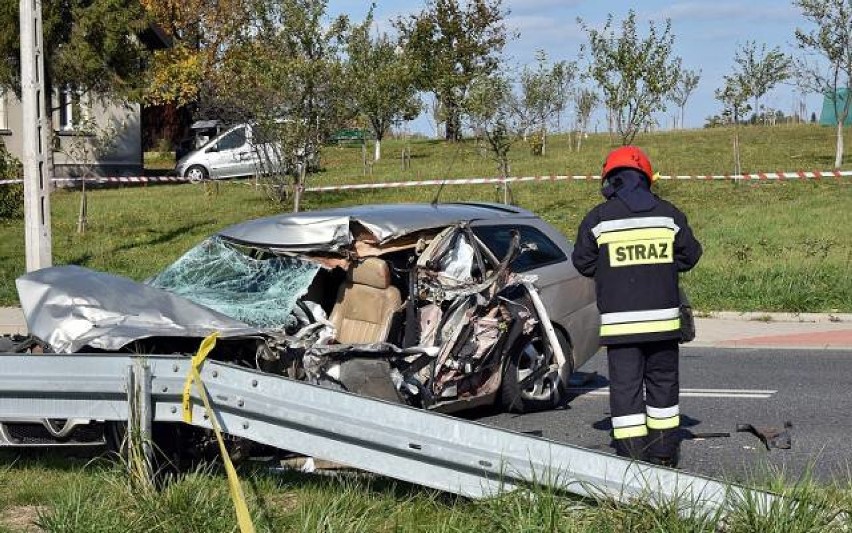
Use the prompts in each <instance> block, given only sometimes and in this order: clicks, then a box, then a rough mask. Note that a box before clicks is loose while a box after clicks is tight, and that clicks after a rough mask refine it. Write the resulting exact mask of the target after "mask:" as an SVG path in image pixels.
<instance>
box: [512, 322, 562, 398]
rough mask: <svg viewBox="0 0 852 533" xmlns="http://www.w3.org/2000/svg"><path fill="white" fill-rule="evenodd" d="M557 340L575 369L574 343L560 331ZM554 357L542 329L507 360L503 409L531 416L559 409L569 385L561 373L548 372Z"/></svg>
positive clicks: (557, 331) (557, 332) (551, 370)
mask: <svg viewBox="0 0 852 533" xmlns="http://www.w3.org/2000/svg"><path fill="white" fill-rule="evenodd" d="M555 331H556V338H557V339H558V340H559V345H560V347H561V348H562V353H563V354H565V356H566V359H567V364H568V365H569V368H568V369H567V371H568V372H569V374H570V372H571V371H572V370H573V368H571V367H572V366H573V359H572V357H571V344H570V343H569V342H568V339H567V338H566V337H565V334H564V333H562V331H560V330H559V329H556V330H555ZM553 362H554V354H553V351H552V350H551V349H550V345H549V344H548V343H547V342H546V341H545V339H544V337H543V332H541V331H540V330H539V331H538V332H537V333H536V334H534V335H533V336H532V337H530V338H529V339H528V341H527V342H526V343H525V344H524V345H523V347H522V348H521V349H520V350H518V351H517V352H516V353H513V354H511V355H510V357H509V359H508V360H507V361H506V367H505V371H504V373H503V381H502V383H501V385H500V398H501V403H502V405H503V408H504V409H505V410H507V411H510V412H513V413H529V412H533V411H542V410H546V409H553V408H555V407H558V406H559V404H560V402H561V401H562V399H563V398H564V396H565V385H564V384H563V383H562V380H560V379H559V372H558V371H557V370H553V369H548V367H550V365H551V364H552V363H553Z"/></svg>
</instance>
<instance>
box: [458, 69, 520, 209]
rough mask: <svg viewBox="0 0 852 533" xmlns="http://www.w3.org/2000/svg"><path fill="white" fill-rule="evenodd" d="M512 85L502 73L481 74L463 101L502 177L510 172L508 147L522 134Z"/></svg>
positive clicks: (469, 117)
mask: <svg viewBox="0 0 852 533" xmlns="http://www.w3.org/2000/svg"><path fill="white" fill-rule="evenodd" d="M511 86H512V84H511V82H510V81H509V80H508V79H506V78H505V77H503V76H501V75H499V74H492V75H490V76H480V77H478V78H475V79H474V80H473V83H472V84H471V86H470V91H469V92H468V96H467V99H466V100H465V103H464V108H465V112H466V114H467V117H468V119H469V120H470V126H471V128H472V129H473V130H474V132H476V135H477V137H478V139H479V141H480V142H481V143H482V144H483V145H484V147H485V149H486V150H487V152H488V154H489V155H490V156H491V158H492V159H493V160H494V162H495V163H497V169H498V171H499V172H500V176H501V177H503V178H506V177H508V176H509V174H510V172H511V167H510V160H509V151H510V150H511V148H512V145H513V144H514V143H515V142H516V141H517V140H518V138H519V135H518V122H519V121H518V119H519V115H518V113H517V109H518V104H517V102H516V99H515V96H514V94H512V88H511ZM504 200H505V197H504Z"/></svg>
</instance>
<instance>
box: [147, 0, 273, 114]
mask: <svg viewBox="0 0 852 533" xmlns="http://www.w3.org/2000/svg"><path fill="white" fill-rule="evenodd" d="M264 2H265V0H260V1H257V2H254V1H253V0H219V1H217V2H209V1H208V0H141V3H142V5H143V6H144V7H145V9H146V10H147V12H148V13H149V15H150V16H151V17H152V18H153V19H154V20H155V21H157V23H158V24H159V25H160V26H161V27H162V28H164V29H165V31H166V32H167V33H168V34H169V35H170V36H171V38H172V39H173V44H172V46H171V47H170V48H167V49H164V50H158V51H156V52H154V55H153V59H152V63H151V72H150V78H149V83H148V87H147V91H146V100H147V101H148V102H149V103H152V104H166V103H173V104H176V105H178V106H185V105H188V104H195V103H197V102H198V100H199V98H201V97H202V96H203V93H202V91H201V88H202V87H204V86H205V85H206V84H209V83H210V82H211V80H212V79H214V77H215V76H214V72H215V71H216V70H217V69H218V68H219V67H220V66H221V64H222V60H223V58H224V57H225V56H226V55H227V53H228V50H230V49H231V48H232V47H233V46H235V45H236V44H237V42H239V41H240V40H241V39H243V38H245V37H246V36H247V35H249V34H250V32H251V31H252V28H253V27H254V23H256V22H257V21H258V18H259V17H260V16H262V13H263V12H265V11H266V4H265V3H264Z"/></svg>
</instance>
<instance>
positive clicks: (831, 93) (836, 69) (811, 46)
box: [793, 0, 852, 168]
mask: <svg viewBox="0 0 852 533" xmlns="http://www.w3.org/2000/svg"><path fill="white" fill-rule="evenodd" d="M793 3H794V5H796V6H798V7H799V8H800V9H801V10H802V15H803V16H804V17H805V18H806V19H807V20H808V21H810V22H812V23H813V24H815V25H816V29H815V30H811V31H809V32H808V31H805V30H802V29H798V28H797V29H796V42H797V44H798V45H799V48H801V49H802V50H805V51H806V52H810V53H812V54H814V55H816V56H819V57H820V58H821V60H822V61H823V62H826V61H827V62H828V68H827V69H826V68H819V67H818V66H814V65H813V64H811V63H809V62H807V61H805V60H801V61H800V62H799V65H798V69H797V70H798V75H799V78H800V79H801V80H802V83H803V84H805V85H806V86H808V87H810V88H811V89H812V90H814V91H816V92H818V93H819V94H823V95H826V96H827V97H829V98H831V101H832V104H833V105H834V116H835V117H836V118H837V144H836V150H835V156H834V167H835V168H840V166H841V165H842V164H843V125H844V123H845V122H846V118H847V117H848V116H849V111H850V102H852V96H850V94H849V93H848V92H847V94H846V98H845V99H842V98H841V97H840V89H842V88H846V89H852V0H795V1H794V2H793Z"/></svg>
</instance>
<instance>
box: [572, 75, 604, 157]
mask: <svg viewBox="0 0 852 533" xmlns="http://www.w3.org/2000/svg"><path fill="white" fill-rule="evenodd" d="M599 101H600V97H599V96H598V93H596V92H595V91H593V90H591V89H588V88H585V87H584V88H582V89H580V90H579V91H577V93H576V94H575V95H574V108H575V110H576V113H577V121H576V125H575V129H576V132H577V151H578V152H579V151H580V147H582V145H583V137H584V136H585V135H586V132H587V131H588V129H589V121H590V120H591V118H592V113H593V112H594V110H595V108H596V107H597V106H598V102H599Z"/></svg>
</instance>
